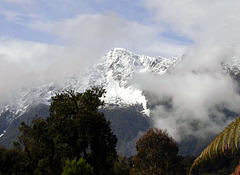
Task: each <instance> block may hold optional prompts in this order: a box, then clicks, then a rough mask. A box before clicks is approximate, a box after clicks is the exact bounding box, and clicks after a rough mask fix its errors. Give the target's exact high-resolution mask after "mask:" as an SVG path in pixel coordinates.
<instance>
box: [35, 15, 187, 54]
mask: <svg viewBox="0 0 240 175" xmlns="http://www.w3.org/2000/svg"><path fill="white" fill-rule="evenodd" d="M31 27H32V28H34V29H37V30H41V31H45V32H50V33H51V34H53V35H55V36H56V38H60V39H61V40H62V41H64V43H67V44H68V45H72V46H77V47H78V48H82V49H85V50H89V49H90V50H92V51H96V50H98V52H99V53H101V54H100V55H102V54H104V53H106V52H107V51H109V50H110V49H112V48H114V47H123V48H126V49H128V50H131V51H133V52H136V53H142V54H148V55H152V56H173V55H175V56H176V55H180V54H183V53H184V50H185V47H186V46H185V45H183V44H181V43H177V42H176V41H173V40H169V39H166V38H163V37H161V28H159V27H157V26H155V25H144V24H141V23H138V22H135V21H128V20H126V19H123V18H121V17H119V16H118V15H116V14H114V13H106V14H104V15H100V14H97V15H92V14H88V15H78V16H76V17H74V18H69V19H65V20H60V21H55V22H52V21H49V22H41V21H35V22H34V23H32V24H31Z"/></svg>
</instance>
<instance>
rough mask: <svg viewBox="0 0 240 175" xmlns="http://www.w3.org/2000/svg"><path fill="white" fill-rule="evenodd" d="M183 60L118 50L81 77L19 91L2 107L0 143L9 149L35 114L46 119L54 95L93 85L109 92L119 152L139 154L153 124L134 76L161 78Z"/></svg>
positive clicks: (109, 109)
mask: <svg viewBox="0 0 240 175" xmlns="http://www.w3.org/2000/svg"><path fill="white" fill-rule="evenodd" d="M180 60H181V59H180V58H169V59H167V58H160V57H159V58H152V57H148V56H144V55H137V54H133V53H131V52H129V51H127V50H125V49H121V48H116V49H113V50H111V51H109V52H108V53H107V54H106V55H105V56H103V57H102V59H100V61H99V62H98V63H97V64H96V65H94V66H93V67H89V68H87V69H86V70H84V71H82V72H79V74H78V75H75V76H72V77H68V78H63V79H61V81H56V82H44V81H42V82H38V83H37V84H34V85H32V86H31V87H24V88H22V89H19V90H18V91H15V92H14V93H13V94H12V96H11V99H10V102H9V103H8V104H7V105H5V106H1V107H0V109H1V115H0V144H1V145H5V146H10V145H11V142H12V141H13V140H16V138H17V136H18V134H19V132H18V129H17V128H18V125H19V124H20V123H21V121H25V122H27V123H28V124H30V121H31V120H32V119H33V118H34V117H35V116H36V115H38V116H40V117H46V116H47V115H48V113H47V109H48V106H49V105H50V102H51V96H54V95H55V94H56V93H59V92H61V91H63V90H66V89H69V88H70V89H73V90H75V91H78V92H83V91H84V90H86V89H88V88H90V87H92V86H100V87H104V88H105V89H106V91H107V93H106V95H105V98H104V101H105V103H106V104H107V105H106V108H105V109H103V112H104V114H105V116H106V118H107V119H108V120H110V121H111V122H112V129H113V132H114V133H116V135H117V137H118V139H119V141H118V145H117V149H118V152H119V154H123V155H126V156H131V155H133V154H134V153H135V152H136V150H135V142H136V140H137V138H138V137H139V136H140V135H141V133H144V132H145V131H146V130H147V129H148V128H149V127H150V123H151V122H150V119H149V118H148V117H147V115H149V111H148V109H147V100H146V98H145V96H144V95H143V93H142V91H141V90H140V89H139V88H138V87H137V86H135V85H134V83H133V78H134V75H135V74H141V73H145V72H151V73H153V74H156V75H162V74H165V73H166V71H167V70H168V69H169V68H170V67H172V66H174V65H175V64H176V63H177V62H179V61H180Z"/></svg>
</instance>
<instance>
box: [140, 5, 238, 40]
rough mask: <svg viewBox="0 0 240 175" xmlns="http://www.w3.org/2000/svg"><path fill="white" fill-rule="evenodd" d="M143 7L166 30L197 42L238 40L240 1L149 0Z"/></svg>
mask: <svg viewBox="0 0 240 175" xmlns="http://www.w3.org/2000/svg"><path fill="white" fill-rule="evenodd" d="M144 3H145V5H146V7H147V8H148V9H149V10H151V11H152V12H153V14H154V17H153V18H154V20H155V21H156V22H157V23H158V24H159V25H161V26H165V27H166V26H167V27H166V30H169V29H171V30H173V31H175V32H176V33H177V34H179V35H183V36H186V37H189V38H190V39H192V40H194V42H197V43H203V42H204V43H211V44H213V43H216V42H221V43H228V42H239V40H240V36H239V30H238V29H239V27H240V19H239V16H240V11H239V8H240V3H239V1H235V0H221V1H217V0H210V1H209V0H202V1H193V0H182V1H177V0H171V1H169V0H161V1H157V0H149V1H144Z"/></svg>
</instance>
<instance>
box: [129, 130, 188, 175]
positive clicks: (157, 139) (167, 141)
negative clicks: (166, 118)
mask: <svg viewBox="0 0 240 175" xmlns="http://www.w3.org/2000/svg"><path fill="white" fill-rule="evenodd" d="M136 148H137V151H138V152H137V155H136V156H134V158H133V165H134V169H133V171H132V174H134V175H154V174H158V175H181V174H185V170H184V167H183V165H182V164H181V163H180V158H179V157H178V155H177V153H178V146H177V144H176V143H175V141H174V140H173V139H172V137H170V136H169V135H168V133H167V132H166V131H162V130H160V129H157V128H154V129H152V128H151V129H149V130H148V131H147V132H146V133H145V134H144V135H143V136H142V137H141V138H140V139H138V141H137V143H136Z"/></svg>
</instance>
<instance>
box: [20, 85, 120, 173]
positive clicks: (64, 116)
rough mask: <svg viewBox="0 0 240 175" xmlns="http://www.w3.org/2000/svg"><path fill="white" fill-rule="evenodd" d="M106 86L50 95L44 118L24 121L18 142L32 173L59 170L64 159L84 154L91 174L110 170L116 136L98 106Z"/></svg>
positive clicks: (109, 171) (114, 154)
mask: <svg viewBox="0 0 240 175" xmlns="http://www.w3.org/2000/svg"><path fill="white" fill-rule="evenodd" d="M104 93H105V90H103V89H99V88H93V89H91V90H87V91H86V92H85V93H75V92H73V91H67V92H64V93H62V94H57V95H56V96H55V97H53V98H52V103H51V106H50V109H49V113H50V116H49V117H48V118H47V119H42V118H39V119H35V120H34V121H33V124H32V125H26V124H25V123H24V122H23V123H22V124H21V127H20V128H19V129H20V131H21V132H22V135H21V136H20V137H19V142H20V143H21V145H22V146H23V152H24V154H25V155H26V157H27V159H28V160H29V170H31V172H32V174H60V173H61V172H62V168H60V167H63V166H64V164H65V162H66V159H67V158H69V159H70V160H72V159H74V158H75V157H76V158H77V159H79V158H80V157H83V158H84V159H85V160H86V161H87V162H88V163H89V164H90V165H91V166H92V167H94V174H112V172H113V164H114V161H115V160H116V157H117V154H116V150H115V147H116V142H117V139H116V136H115V135H114V134H113V133H112V131H111V128H110V122H108V121H106V119H105V118H104V115H103V113H100V112H99V111H98V108H99V107H100V106H101V105H103V102H102V101H101V100H100V97H102V95H103V94H104Z"/></svg>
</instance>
